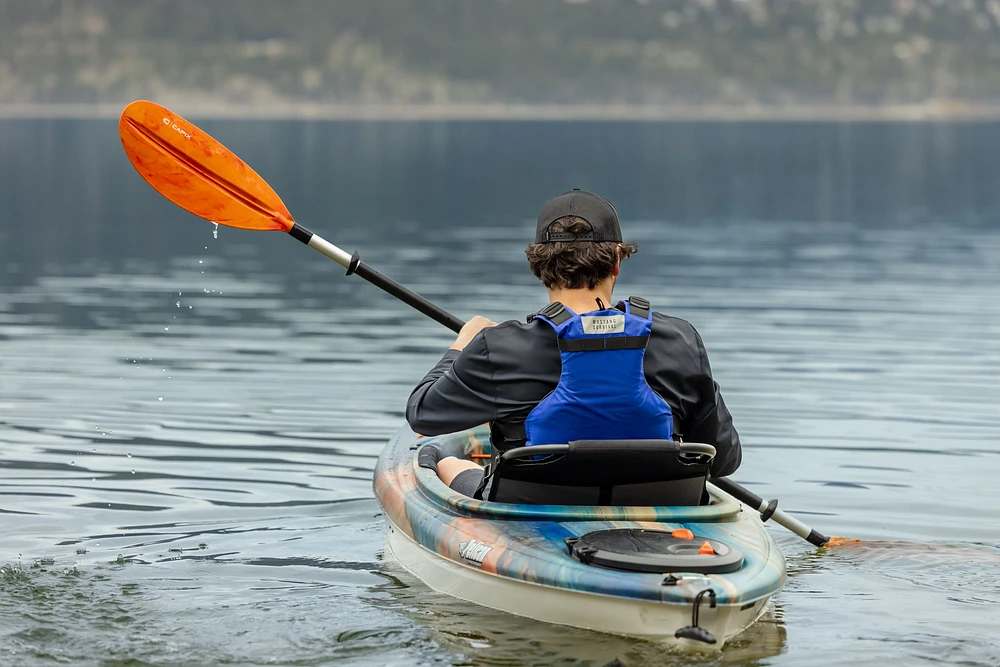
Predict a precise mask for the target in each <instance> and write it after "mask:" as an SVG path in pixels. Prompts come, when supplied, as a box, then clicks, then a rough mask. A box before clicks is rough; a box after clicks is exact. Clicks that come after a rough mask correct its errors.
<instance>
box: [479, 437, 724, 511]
mask: <svg viewBox="0 0 1000 667" xmlns="http://www.w3.org/2000/svg"><path fill="white" fill-rule="evenodd" d="M714 458H715V447H713V446H712V445H706V444H702V443H694V442H676V441H673V440H576V441H573V442H570V443H567V444H559V445H532V446H528V447H516V448H514V449H509V450H507V451H505V452H503V453H502V454H500V455H499V456H496V457H494V460H493V463H492V466H491V467H492V470H491V471H490V472H489V473H488V474H487V480H488V483H487V480H484V483H483V486H482V487H481V488H485V489H486V494H487V495H486V498H485V499H486V500H491V501H495V502H501V503H525V504H534V505H614V506H654V507H655V506H670V505H675V506H680V505H701V504H703V502H706V500H707V497H708V494H707V493H706V491H705V482H706V480H707V479H708V473H709V469H710V468H711V465H712V460H713V459H714Z"/></svg>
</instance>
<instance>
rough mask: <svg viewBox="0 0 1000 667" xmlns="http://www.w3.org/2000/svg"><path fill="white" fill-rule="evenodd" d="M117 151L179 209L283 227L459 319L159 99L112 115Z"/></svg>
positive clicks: (246, 224) (454, 324)
mask: <svg viewBox="0 0 1000 667" xmlns="http://www.w3.org/2000/svg"><path fill="white" fill-rule="evenodd" d="M118 134H119V135H120V136H121V140H122V146H124V148H125V154H126V155H128V159H129V160H130V161H131V162H132V166H133V167H135V169H136V171H138V172H139V175H140V176H142V177H143V178H144V179H145V180H146V182H147V183H149V184H150V185H152V186H153V188H154V189H155V190H156V191H157V192H159V193H160V194H161V195H163V196H164V197H166V198H167V199H169V200H170V201H172V202H173V203H175V204H177V205H178V206H180V207H181V208H183V209H184V210H185V211H188V212H190V213H193V214H195V215H197V216H198V217H200V218H204V219H206V220H210V221H211V222H216V223H218V224H220V225H226V226H227V227H237V228H239V229H251V230H255V231H282V232H288V234H289V235H291V236H292V238H294V239H296V240H298V241H301V242H302V243H304V244H306V245H307V246H309V247H310V248H312V249H314V250H316V251H318V252H320V253H322V254H323V255H326V256H327V257H329V258H330V259H332V260H333V261H335V262H337V263H338V264H340V265H341V266H343V267H344V268H345V269H347V275H352V274H355V275H358V276H360V277H362V278H364V279H365V280H367V281H368V282H370V283H371V284H373V285H375V286H376V287H378V288H380V289H382V290H385V291H386V292H388V293H389V294H391V295H393V296H394V297H396V298H397V299H399V300H400V301H402V302H404V303H406V304H409V305H410V306H413V307H414V308H416V309H417V310H419V311H420V312H421V313H423V314H424V315H427V316H429V317H430V318H431V319H433V320H435V321H437V322H440V323H441V324H443V325H445V326H446V327H448V328H449V329H451V330H452V331H454V332H456V333H457V332H458V331H459V330H460V329H461V328H462V324H463V322H462V320H460V319H458V318H457V317H455V316H454V315H450V314H448V313H446V312H445V311H443V310H442V309H441V308H439V307H438V306H436V305H434V304H433V303H431V302H430V301H428V300H427V299H425V298H423V297H422V296H420V295H419V294H416V293H415V292H412V291H410V290H408V289H407V288H405V287H403V286H402V285H400V284H399V283H397V282H396V281H395V280H392V279H391V278H388V277H386V276H383V275H382V274H380V273H379V272H378V271H375V270H373V269H371V268H370V267H369V266H368V265H367V264H365V263H363V262H362V261H361V255H359V254H358V253H356V252H355V253H354V254H353V255H349V254H347V253H346V252H344V251H343V250H341V249H340V248H338V247H337V246H335V245H333V244H332V243H330V242H329V241H327V240H325V239H323V238H321V237H320V236H318V235H316V234H313V233H312V232H311V231H309V230H308V229H306V228H305V227H303V226H302V225H300V224H298V223H296V222H295V221H294V220H293V219H292V216H291V214H290V213H289V212H288V209H287V208H285V205H284V204H283V203H282V202H281V199H280V198H279V197H278V195H277V194H276V193H275V192H274V190H272V189H271V186H270V185H268V184H267V183H266V182H265V181H264V179H263V178H261V177H260V176H258V175H257V173H256V172H255V171H254V170H253V169H251V168H250V167H248V166H247V164H246V163H245V162H243V160H241V159H239V158H238V157H236V155H235V154H233V152H232V151H230V150H229V149H228V148H226V147H225V146H223V145H222V144H220V143H219V142H218V141H216V140H215V139H213V138H212V137H210V136H209V135H208V134H206V133H205V132H203V131H201V130H200V129H198V128H197V127H195V126H194V125H192V124H191V123H189V122H188V121H186V120H184V119H183V118H181V117H180V116H178V115H177V114H175V113H173V112H172V111H170V110H168V109H166V108H164V107H161V106H160V105H159V104H154V103H153V102H147V101H144V100H140V101H137V102H132V103H131V104H129V105H128V106H127V107H125V110H124V111H123V112H122V116H121V119H120V120H119V121H118Z"/></svg>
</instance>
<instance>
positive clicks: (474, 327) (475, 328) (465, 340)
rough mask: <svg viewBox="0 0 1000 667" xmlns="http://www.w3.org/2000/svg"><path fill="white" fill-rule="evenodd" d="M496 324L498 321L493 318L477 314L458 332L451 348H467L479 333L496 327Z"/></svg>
mask: <svg viewBox="0 0 1000 667" xmlns="http://www.w3.org/2000/svg"><path fill="white" fill-rule="evenodd" d="M496 325H497V323H496V322H494V321H493V320H490V319H487V318H485V317H482V316H481V315H476V316H475V317H473V318H472V319H471V320H469V321H468V322H466V323H465V324H464V325H463V326H462V330H461V331H459V332H458V338H456V339H455V342H454V343H452V344H451V349H453V350H463V349H465V346H466V345H468V344H469V341H470V340H472V339H473V338H475V336H476V334H477V333H479V332H480V331H482V330H483V329H486V328H488V327H495V326H496Z"/></svg>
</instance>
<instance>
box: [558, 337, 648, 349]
mask: <svg viewBox="0 0 1000 667" xmlns="http://www.w3.org/2000/svg"><path fill="white" fill-rule="evenodd" d="M647 342H649V336H613V337H608V338H568V339H567V338H560V339H559V349H560V350H561V351H563V352H600V351H603V350H642V349H645V347H646V343H647Z"/></svg>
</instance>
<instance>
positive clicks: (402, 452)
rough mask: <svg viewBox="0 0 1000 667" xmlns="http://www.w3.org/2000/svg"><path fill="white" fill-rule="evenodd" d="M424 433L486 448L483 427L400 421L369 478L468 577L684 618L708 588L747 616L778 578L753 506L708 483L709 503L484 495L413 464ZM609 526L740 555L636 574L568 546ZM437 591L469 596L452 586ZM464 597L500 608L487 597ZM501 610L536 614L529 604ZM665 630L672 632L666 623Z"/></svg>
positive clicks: (392, 514) (395, 514)
mask: <svg viewBox="0 0 1000 667" xmlns="http://www.w3.org/2000/svg"><path fill="white" fill-rule="evenodd" d="M430 442H433V443H434V444H435V445H436V446H437V447H438V448H440V449H441V450H442V451H444V452H445V453H446V454H451V455H457V456H465V457H468V456H469V455H470V454H488V453H489V451H490V445H489V432H488V430H487V429H486V428H485V427H480V428H476V429H472V430H469V431H465V432H462V433H454V434H449V435H444V436H437V437H434V438H422V437H421V436H418V435H415V434H413V433H412V432H411V431H410V430H409V429H407V428H403V429H401V430H400V431H399V432H398V433H397V434H396V435H395V436H394V437H393V438H392V440H391V441H390V442H389V443H388V445H387V446H386V448H385V450H384V451H383V452H382V455H381V456H380V457H379V461H378V464H377V466H376V469H375V478H374V487H375V495H376V496H377V498H378V501H379V503H380V504H381V506H382V509H383V510H384V512H385V514H386V516H387V518H388V519H389V522H390V523H391V526H390V528H391V530H392V531H393V532H398V533H401V534H402V535H405V536H406V538H408V540H407V542H409V541H410V540H412V542H413V543H415V544H416V545H419V547H421V550H418V551H420V552H421V553H424V554H425V555H433V556H435V557H436V558H437V559H438V560H443V561H447V562H448V563H450V564H452V565H458V566H460V567H463V568H471V569H473V570H475V571H476V573H477V576H478V575H483V576H489V577H493V578H494V579H497V580H501V579H502V580H504V581H509V582H524V583H528V584H540V585H542V586H544V587H549V588H552V589H560V590H563V591H575V592H578V593H584V594H590V595H591V596H593V597H595V598H596V597H597V596H610V597H613V598H620V599H625V600H633V601H644V602H647V603H648V602H655V603H660V604H661V605H675V606H681V607H683V608H684V609H685V610H686V611H685V614H686V615H687V616H686V617H687V618H690V610H691V605H692V604H693V602H694V599H695V596H696V595H697V594H698V593H699V592H701V591H703V590H705V589H706V588H711V589H712V590H713V591H714V592H715V594H716V602H717V604H718V606H719V607H720V608H721V607H726V608H729V607H732V608H733V609H735V610H738V611H740V612H741V613H743V614H744V615H746V614H750V616H747V618H750V621H749V622H752V621H753V620H754V619H755V618H756V617H757V616H758V615H759V614H760V613H761V612H762V611H763V606H764V603H765V602H766V601H767V599H768V598H769V597H770V596H771V595H772V594H774V593H775V592H776V591H777V590H778V589H779V588H780V587H781V586H782V584H783V583H784V581H785V560H784V556H783V555H782V553H781V551H780V550H779V549H778V547H777V545H776V544H775V543H774V541H773V539H772V538H771V536H770V535H769V534H768V532H767V531H766V530H765V528H764V526H763V524H762V523H761V521H760V518H759V515H758V514H757V513H756V512H754V511H753V510H751V509H750V508H746V509H744V508H743V507H742V506H741V505H740V503H738V502H737V501H735V500H734V499H732V498H730V497H728V496H725V495H724V494H722V493H721V492H719V491H717V490H715V489H712V488H710V492H711V494H712V500H711V503H710V504H709V505H704V506H693V507H598V506H562V505H521V504H507V503H497V502H487V501H482V500H475V499H473V498H470V497H468V496H464V495H461V494H459V493H457V492H455V491H453V490H452V489H450V488H448V487H447V486H445V485H444V483H442V482H441V481H440V479H438V477H437V475H436V474H435V473H434V472H433V471H432V470H429V469H426V468H421V467H419V466H418V465H417V462H416V450H417V448H418V447H419V446H420V445H422V444H425V443H430ZM613 528H642V529H646V530H661V531H674V530H677V529H683V528H686V529H689V530H690V531H691V532H692V533H693V534H694V535H696V536H698V537H699V538H702V537H704V538H706V539H710V540H716V541H719V542H722V543H724V544H726V545H728V546H730V547H732V548H735V549H737V550H739V551H740V552H742V554H743V556H744V559H743V564H742V567H740V569H739V570H738V571H735V572H731V573H727V574H694V573H684V572H672V573H668V572H659V573H645V572H629V571H622V570H616V569H610V568H605V567H599V566H595V565H586V564H584V563H581V562H580V561H578V560H576V559H574V558H572V557H571V556H570V555H569V552H568V549H567V546H566V542H565V539H566V538H572V537H578V536H582V535H585V534H587V533H591V532H593V531H599V530H607V529H613ZM391 539H392V536H390V541H391ZM403 564H404V566H405V565H406V563H403ZM449 567H450V565H449ZM408 569H411V568H408ZM456 571H457V570H456ZM415 573H416V572H415ZM668 574H673V575H675V579H679V581H677V582H676V583H674V582H670V583H671V584H672V585H664V582H665V578H666V576H667V575H668ZM418 576H420V575H419V574H418ZM421 578H423V577H421ZM428 583H429V584H431V585H432V587H436V586H434V584H433V583H431V582H429V581H428ZM446 592H449V593H453V594H455V595H457V596H458V597H464V598H465V599H472V596H471V595H470V596H466V595H463V594H462V592H461V591H457V592H456V591H453V590H448V591H446ZM472 601H474V602H480V603H482V604H486V605H487V606H494V607H495V608H505V607H503V606H501V605H494V604H491V602H490V601H489V600H477V599H472ZM703 606H705V607H707V605H703ZM505 610H507V611H512V612H513V613H518V614H521V615H524V616H529V617H532V618H539V616H536V615H534V614H533V613H532V611H531V610H530V609H525V610H523V611H522V610H518V609H508V608H505ZM706 613H707V612H706ZM713 613H714V610H713ZM542 620H552V621H553V622H560V621H559V620H558V619H549V618H542ZM743 622H744V624H745V625H746V624H748V623H746V621H745V620H744V621H743ZM589 627H594V626H589ZM597 629H601V628H599V627H598V628H597ZM666 630H669V632H670V633H672V632H673V630H674V628H669V629H666ZM611 631H617V630H611ZM726 636H728V635H726ZM720 639H723V640H724V638H723V637H720ZM720 645H721V643H720Z"/></svg>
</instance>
